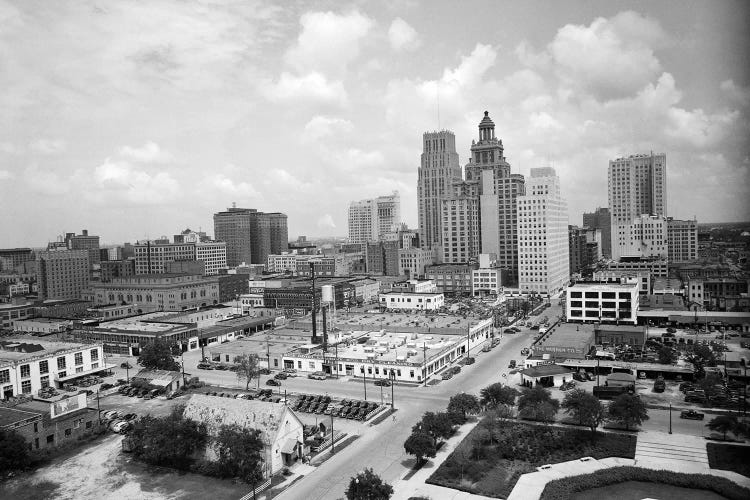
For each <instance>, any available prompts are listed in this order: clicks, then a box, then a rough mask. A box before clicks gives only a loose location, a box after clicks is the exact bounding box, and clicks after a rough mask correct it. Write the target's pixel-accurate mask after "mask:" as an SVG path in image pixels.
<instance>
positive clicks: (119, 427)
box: [100, 410, 138, 434]
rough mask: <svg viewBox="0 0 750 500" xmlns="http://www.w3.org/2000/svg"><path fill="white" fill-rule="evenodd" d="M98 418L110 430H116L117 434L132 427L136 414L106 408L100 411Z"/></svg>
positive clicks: (123, 432)
mask: <svg viewBox="0 0 750 500" xmlns="http://www.w3.org/2000/svg"><path fill="white" fill-rule="evenodd" d="M100 418H101V419H102V423H104V424H105V425H106V426H107V427H108V428H109V429H110V430H111V431H113V432H117V433H118V434H125V433H126V432H128V431H129V430H130V429H131V428H132V427H133V425H132V422H133V420H135V419H136V418H138V415H136V414H135V413H125V414H123V413H122V412H120V411H118V410H107V411H103V412H101V415H100Z"/></svg>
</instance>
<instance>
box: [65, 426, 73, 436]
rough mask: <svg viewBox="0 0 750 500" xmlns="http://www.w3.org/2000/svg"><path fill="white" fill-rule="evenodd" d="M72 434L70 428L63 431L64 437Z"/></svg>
mask: <svg viewBox="0 0 750 500" xmlns="http://www.w3.org/2000/svg"><path fill="white" fill-rule="evenodd" d="M72 434H73V429H71V428H70V427H68V428H67V429H65V437H69V436H71V435H72Z"/></svg>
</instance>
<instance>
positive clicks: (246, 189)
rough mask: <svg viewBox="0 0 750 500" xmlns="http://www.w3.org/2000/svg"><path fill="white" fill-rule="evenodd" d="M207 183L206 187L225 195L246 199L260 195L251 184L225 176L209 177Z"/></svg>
mask: <svg viewBox="0 0 750 500" xmlns="http://www.w3.org/2000/svg"><path fill="white" fill-rule="evenodd" d="M205 181H206V182H205V185H208V186H211V187H213V188H215V189H216V190H217V191H219V192H220V193H222V194H225V195H235V196H242V197H244V198H249V197H252V198H255V197H257V196H258V195H259V193H258V191H257V190H256V189H255V188H254V187H253V185H252V184H250V183H249V182H244V181H240V182H237V181H234V180H232V179H230V178H229V177H227V176H226V175H224V174H220V173H219V174H214V175H209V176H208V177H207V178H206V179H205Z"/></svg>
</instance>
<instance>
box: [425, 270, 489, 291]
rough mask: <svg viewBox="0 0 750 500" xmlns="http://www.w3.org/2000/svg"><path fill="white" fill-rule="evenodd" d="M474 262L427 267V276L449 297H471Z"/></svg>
mask: <svg viewBox="0 0 750 500" xmlns="http://www.w3.org/2000/svg"><path fill="white" fill-rule="evenodd" d="M476 267H477V266H476V265H474V264H437V265H434V266H430V267H428V268H427V270H426V272H425V275H426V278H427V279H428V280H430V281H432V282H434V283H435V286H436V287H437V290H438V291H439V292H441V293H442V294H444V295H445V296H447V297H469V296H471V293H472V272H473V271H474V270H475V269H476Z"/></svg>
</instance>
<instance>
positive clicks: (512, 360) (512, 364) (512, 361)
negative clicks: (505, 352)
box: [508, 359, 516, 368]
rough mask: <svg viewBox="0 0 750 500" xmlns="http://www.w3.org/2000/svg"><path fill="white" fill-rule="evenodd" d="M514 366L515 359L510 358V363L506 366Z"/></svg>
mask: <svg viewBox="0 0 750 500" xmlns="http://www.w3.org/2000/svg"><path fill="white" fill-rule="evenodd" d="M515 367H516V360H515V359H511V360H510V363H508V368H515Z"/></svg>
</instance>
